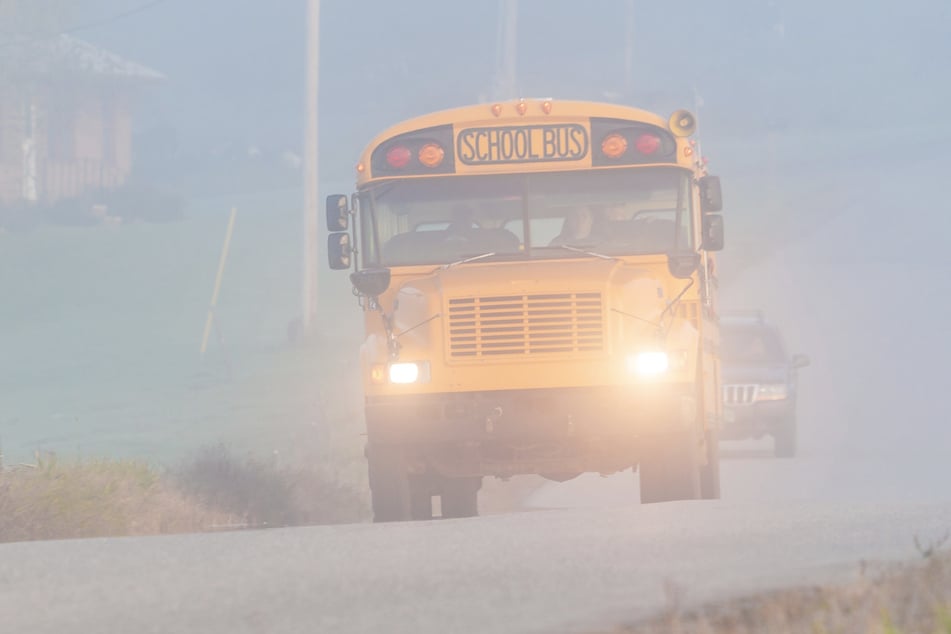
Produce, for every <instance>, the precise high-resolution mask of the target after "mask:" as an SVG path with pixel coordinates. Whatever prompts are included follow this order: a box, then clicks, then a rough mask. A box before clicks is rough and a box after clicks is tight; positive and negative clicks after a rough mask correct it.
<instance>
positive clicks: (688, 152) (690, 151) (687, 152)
mask: <svg viewBox="0 0 951 634" xmlns="http://www.w3.org/2000/svg"><path fill="white" fill-rule="evenodd" d="M684 156H693V148H692V147H690V146H689V145H688V146H687V147H685V148H684Z"/></svg>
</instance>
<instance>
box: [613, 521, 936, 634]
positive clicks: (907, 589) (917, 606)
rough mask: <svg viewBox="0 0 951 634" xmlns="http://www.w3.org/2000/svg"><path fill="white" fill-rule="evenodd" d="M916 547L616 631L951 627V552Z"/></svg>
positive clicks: (873, 632) (838, 633)
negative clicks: (836, 581) (907, 559)
mask: <svg viewBox="0 0 951 634" xmlns="http://www.w3.org/2000/svg"><path fill="white" fill-rule="evenodd" d="M941 543H943V541H941ZM916 544H917V540H916ZM918 551H919V553H920V554H921V555H922V558H921V559H920V560H918V561H916V562H914V563H911V564H900V565H890V566H884V567H882V568H880V569H879V570H877V571H876V572H874V573H871V572H870V571H869V567H868V566H866V565H863V566H862V568H861V570H860V575H859V579H858V580H856V581H855V582H853V583H851V584H848V585H843V586H838V587H811V588H796V589H791V590H783V591H779V592H773V593H769V594H764V595H762V596H758V597H752V598H748V599H742V600H738V601H731V602H727V603H725V604H722V605H715V606H706V607H702V608H700V609H697V610H694V611H690V612H682V611H681V610H680V607H679V603H677V604H674V605H672V606H671V608H670V609H669V610H667V613H666V614H663V615H661V616H659V617H657V618H655V619H653V620H650V621H647V622H643V623H639V624H636V625H631V626H625V627H621V628H617V629H616V630H614V632H615V634H622V633H624V634H675V633H676V634H753V633H761V632H770V633H774V632H775V633H779V634H852V633H862V634H866V633H868V634H951V553H948V552H944V551H939V550H937V548H936V547H935V546H934V545H931V546H929V547H926V548H922V547H920V546H919V548H918Z"/></svg>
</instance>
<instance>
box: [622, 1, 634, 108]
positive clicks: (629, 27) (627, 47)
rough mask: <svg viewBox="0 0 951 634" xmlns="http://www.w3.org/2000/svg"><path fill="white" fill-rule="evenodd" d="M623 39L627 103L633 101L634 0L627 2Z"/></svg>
mask: <svg viewBox="0 0 951 634" xmlns="http://www.w3.org/2000/svg"><path fill="white" fill-rule="evenodd" d="M626 18H627V19H626V21H625V22H626V24H625V27H626V28H625V37H624V92H625V93H626V94H627V99H628V102H631V101H633V99H634V25H635V22H634V0H627V16H626Z"/></svg>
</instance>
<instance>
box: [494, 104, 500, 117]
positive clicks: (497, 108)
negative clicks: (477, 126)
mask: <svg viewBox="0 0 951 634" xmlns="http://www.w3.org/2000/svg"><path fill="white" fill-rule="evenodd" d="M492 114H493V115H494V116H496V117H500V116H502V104H500V103H496V104H492Z"/></svg>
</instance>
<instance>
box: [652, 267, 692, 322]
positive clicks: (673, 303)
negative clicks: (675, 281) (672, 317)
mask: <svg viewBox="0 0 951 634" xmlns="http://www.w3.org/2000/svg"><path fill="white" fill-rule="evenodd" d="M692 286H693V278H692V277H691V278H690V280H688V281H687V284H686V286H684V287H683V289H681V291H680V292H679V293H677V296H676V297H674V298H673V300H671V302H670V303H669V304H667V308H665V309H664V312H662V313H661V314H660V317H658V318H657V321H658V322H663V321H664V316H665V315H666V314H667V313H669V312H671V309H673V308H674V306H676V305H677V304H678V303H680V300H681V299H683V296H684V295H686V294H687V291H689V290H690V288H691V287H692ZM671 314H672V313H671Z"/></svg>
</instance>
